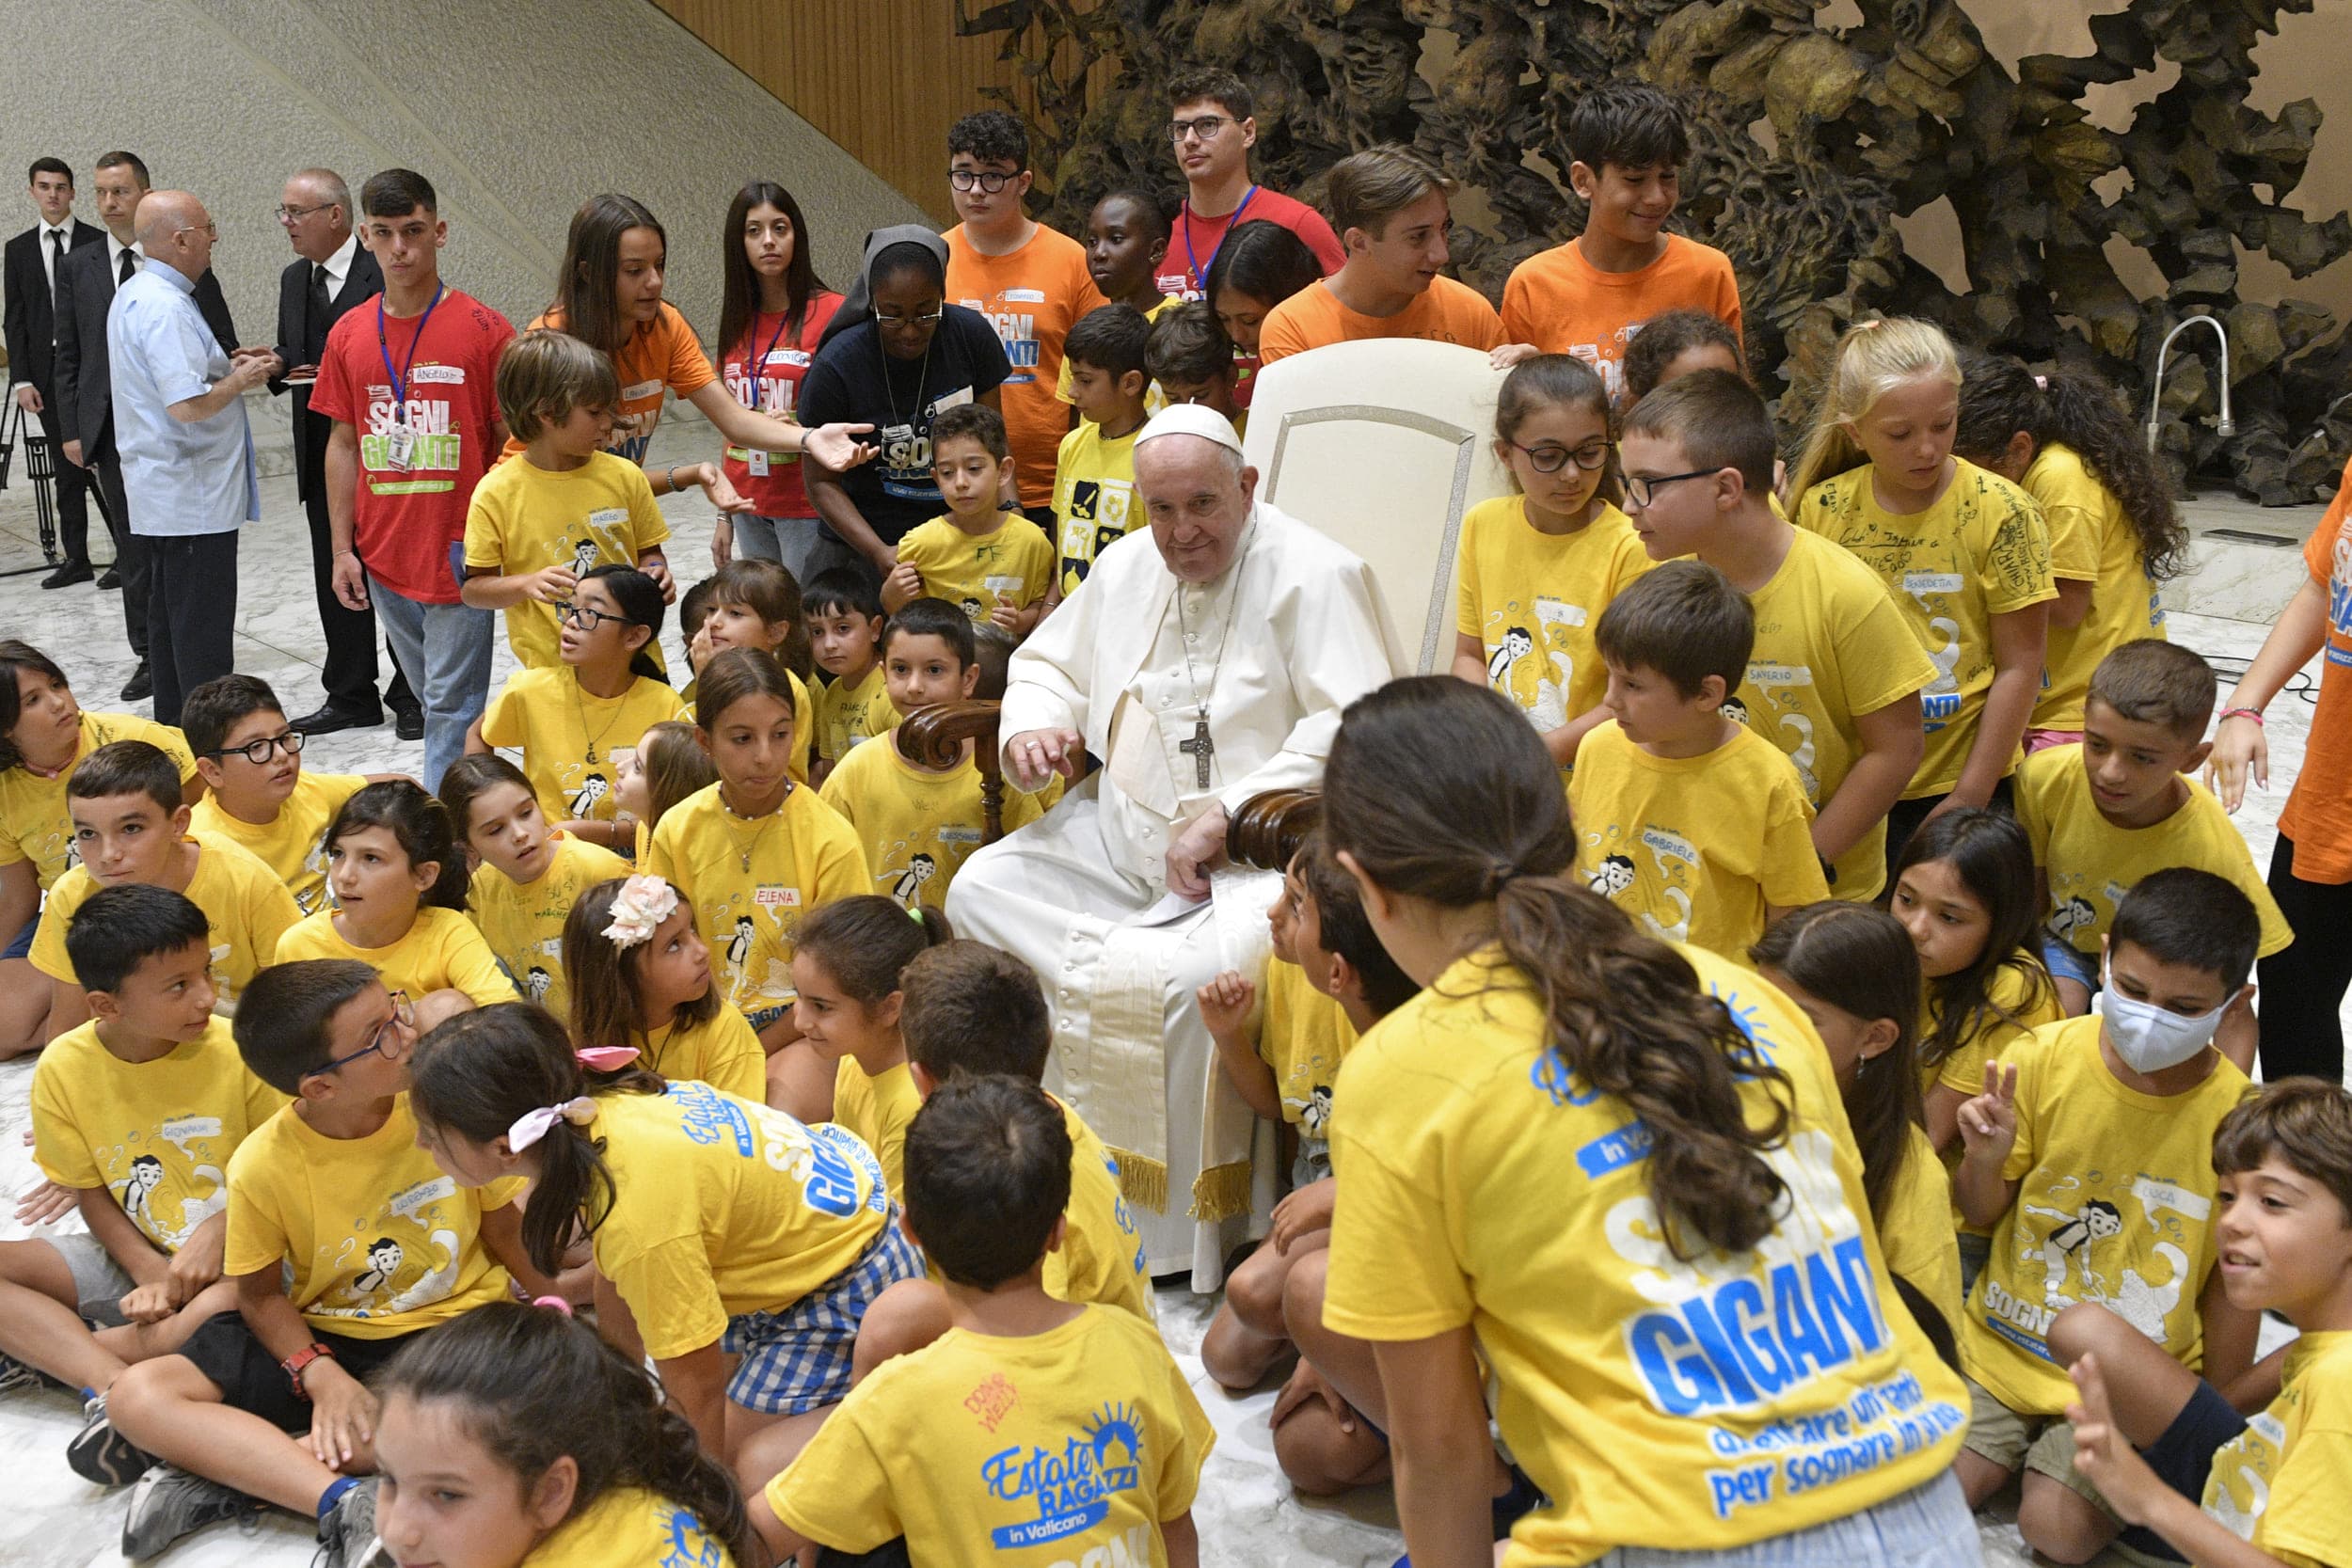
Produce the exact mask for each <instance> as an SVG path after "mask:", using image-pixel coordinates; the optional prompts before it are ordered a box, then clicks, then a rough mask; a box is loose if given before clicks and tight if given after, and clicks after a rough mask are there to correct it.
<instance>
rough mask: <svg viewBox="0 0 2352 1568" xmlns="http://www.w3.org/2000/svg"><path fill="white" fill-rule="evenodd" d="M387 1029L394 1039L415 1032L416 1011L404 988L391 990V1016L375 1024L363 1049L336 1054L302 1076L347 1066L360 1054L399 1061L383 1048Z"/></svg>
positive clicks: (310, 1076)
mask: <svg viewBox="0 0 2352 1568" xmlns="http://www.w3.org/2000/svg"><path fill="white" fill-rule="evenodd" d="M387 1030H391V1031H393V1037H394V1038H396V1039H397V1038H398V1037H401V1036H402V1035H414V1034H415V1033H416V1032H417V1012H416V1009H415V1008H414V1007H411V1006H409V1005H408V993H407V992H406V991H405V990H396V991H394V992H392V1016H391V1017H389V1018H388V1019H386V1020H385V1021H384V1022H381V1023H379V1024H377V1025H376V1026H375V1032H374V1033H373V1034H372V1035H370V1036H369V1037H368V1043H367V1046H366V1048H365V1049H364V1050H359V1051H355V1052H353V1053H351V1054H350V1055H348V1056H338V1057H336V1058H335V1059H334V1060H333V1061H330V1062H326V1063H325V1064H323V1065H321V1066H319V1067H314V1068H312V1069H310V1071H308V1072H306V1073H304V1074H303V1075H302V1076H303V1077H305V1078H316V1077H317V1076H318V1075H319V1074H321V1073H323V1072H333V1071H334V1070H335V1069H338V1068H346V1067H349V1066H350V1065H351V1064H352V1063H354V1062H356V1061H358V1059H359V1058H360V1057H362V1056H375V1055H381V1056H382V1057H383V1058H384V1059H385V1060H386V1061H388V1062H397V1061H399V1060H400V1056H399V1055H398V1053H394V1052H390V1051H387V1050H385V1049H384V1036H385V1032H386V1031H387ZM404 1049H405V1048H404Z"/></svg>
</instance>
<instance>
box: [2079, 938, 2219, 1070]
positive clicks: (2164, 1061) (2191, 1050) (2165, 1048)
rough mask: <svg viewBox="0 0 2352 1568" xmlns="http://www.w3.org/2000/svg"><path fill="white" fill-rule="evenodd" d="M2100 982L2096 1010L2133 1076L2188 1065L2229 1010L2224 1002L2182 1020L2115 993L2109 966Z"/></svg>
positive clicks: (2180, 1016)
mask: <svg viewBox="0 0 2352 1568" xmlns="http://www.w3.org/2000/svg"><path fill="white" fill-rule="evenodd" d="M2100 978H2101V980H2102V982H2103V984H2104V986H2105V989H2104V990H2102V991H2101V992H2100V994H2099V1010H2100V1013H2101V1015H2102V1016H2103V1017H2105V1018H2106V1030H2107V1038H2108V1040H2109V1041H2110V1042H2112V1043H2113V1044H2114V1046H2115V1053H2116V1054H2117V1055H2119V1056H2121V1057H2122V1058H2123V1063H2124V1065H2125V1066H2126V1067H2129V1068H2130V1069H2132V1070H2133V1071H2134V1072H2162V1071H2163V1070H2164V1069H2166V1068H2169V1067H2178V1066H2180V1065H2181V1064H2182V1063H2183V1062H2185V1061H2187V1060H2188V1059H2189V1058H2190V1057H2191V1056H2194V1055H2196V1054H2197V1053H2199V1052H2200V1051H2202V1050H2204V1049H2205V1047H2206V1046H2207V1045H2210V1044H2211V1043H2212V1042H2213V1035H2214V1031H2215V1030H2216V1029H2218V1028H2219V1027H2221V1015H2222V1014H2223V1013H2225V1012H2228V1011H2229V1010H2230V1004H2229V1003H2228V1002H2224V1003H2222V1004H2221V1006H2218V1007H2216V1008H2215V1009H2214V1010H2213V1011H2211V1012H2209V1013H2200V1014H2198V1015H2197V1016H2196V1017H2195V1018H2184V1017H2183V1016H2182V1015H2180V1014H2179V1013H2176V1012H2170V1011H2168V1010H2167V1009H2165V1008H2163V1007H2159V1006H2156V1005H2155V1004H2154V1003H2153V1002H2137V1001H2134V1000H2133V999H2132V998H2131V997H2128V996H2125V995H2123V994H2122V993H2121V992H2120V991H2118V990H2116V989H2115V973H2114V967H2113V965H2112V963H2108V964H2103V965H2102V966H2101V975H2100Z"/></svg>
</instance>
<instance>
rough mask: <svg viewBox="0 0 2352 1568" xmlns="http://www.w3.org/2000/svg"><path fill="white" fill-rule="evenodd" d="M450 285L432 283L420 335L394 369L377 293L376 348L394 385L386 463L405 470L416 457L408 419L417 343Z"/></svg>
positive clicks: (386, 436)
mask: <svg viewBox="0 0 2352 1568" xmlns="http://www.w3.org/2000/svg"><path fill="white" fill-rule="evenodd" d="M448 289H449V285H448V284H446V283H436V284H435V285H434V286H433V298H432V300H431V302H430V303H428V304H427V305H426V306H425V308H424V314H423V315H421V316H419V317H418V318H417V335H416V336H415V337H413V338H411V339H409V340H408V358H407V360H406V361H405V363H404V364H403V365H402V366H401V368H400V369H399V370H398V371H394V370H393V369H392V347H391V341H390V340H389V339H388V338H387V337H386V336H385V333H384V296H383V295H382V294H378V295H376V296H375V350H376V352H377V353H378V354H380V355H382V356H384V378H385V380H387V381H389V382H390V383H391V388H392V423H391V428H390V429H389V430H387V431H386V432H385V433H384V466H385V467H388V468H392V469H395V470H397V471H398V472H401V473H404V474H405V473H406V472H407V471H408V470H409V468H410V467H412V466H413V465H414V464H415V462H416V458H417V433H416V430H415V428H414V427H413V426H411V425H410V424H409V422H408V387H409V379H408V378H409V375H410V373H411V372H414V371H415V370H416V368H417V345H418V344H419V343H421V342H423V341H424V329H425V327H426V326H427V325H429V324H430V323H431V322H432V320H433V312H434V309H436V308H437V307H438V306H439V305H440V303H441V295H442V294H443V293H447V292H448Z"/></svg>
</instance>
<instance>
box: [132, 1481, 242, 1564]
mask: <svg viewBox="0 0 2352 1568" xmlns="http://www.w3.org/2000/svg"><path fill="white" fill-rule="evenodd" d="M261 1510H262V1504H261V1503H259V1502H257V1501H255V1500H254V1499H253V1498H251V1497H246V1495H245V1494H244V1493H242V1492H237V1491H232V1490H231V1489H230V1488H229V1487H226V1486H223V1485H222V1484H221V1483H220V1482H218V1481H206V1480H205V1479H204V1478H203V1477H202V1476H193V1475H190V1474H189V1473H188V1472H187V1471H185V1470H183V1469H181V1468H180V1467H179V1466H178V1465H156V1466H155V1467H154V1468H153V1469H151V1470H150V1471H148V1472H147V1474H145V1475H143V1476H141V1477H139V1479H138V1484H136V1485H135V1486H134V1487H132V1488H131V1511H130V1513H127V1514H126V1515H124V1517H123V1521H122V1555H123V1556H124V1557H127V1558H129V1559H131V1560H133V1561H135V1562H143V1561H145V1560H147V1559H149V1558H151V1557H154V1556H155V1555H157V1554H158V1553H160V1552H161V1551H162V1550H163V1549H164V1548H165V1547H166V1546H168V1545H170V1544H172V1543H173V1542H175V1541H177V1540H179V1539H180V1538H181V1537H182V1536H183V1535H191V1534H193V1533H195V1532H196V1531H198V1530H200V1529H202V1528H204V1527H205V1526H207V1525H217V1524H219V1523H221V1522H222V1521H223V1520H226V1519H239V1518H243V1517H244V1516H245V1515H246V1514H248V1513H260V1512H261Z"/></svg>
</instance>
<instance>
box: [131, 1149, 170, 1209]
mask: <svg viewBox="0 0 2352 1568" xmlns="http://www.w3.org/2000/svg"><path fill="white" fill-rule="evenodd" d="M163 1184H164V1163H163V1162H162V1161H161V1160H158V1159H156V1158H155V1156H153V1155H152V1154H141V1155H138V1156H137V1157H135V1159H133V1160H132V1162H131V1174H130V1176H129V1178H128V1179H127V1180H124V1182H123V1183H122V1212H124V1213H125V1214H128V1215H129V1216H131V1218H132V1219H134V1220H136V1221H138V1222H139V1223H140V1225H141V1226H142V1227H145V1226H148V1225H151V1223H152V1221H153V1218H154V1216H153V1214H152V1212H151V1210H150V1208H149V1204H148V1200H149V1198H150V1197H151V1196H152V1195H153V1193H154V1191H155V1189H156V1188H158V1187H160V1186H162V1185H163Z"/></svg>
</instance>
